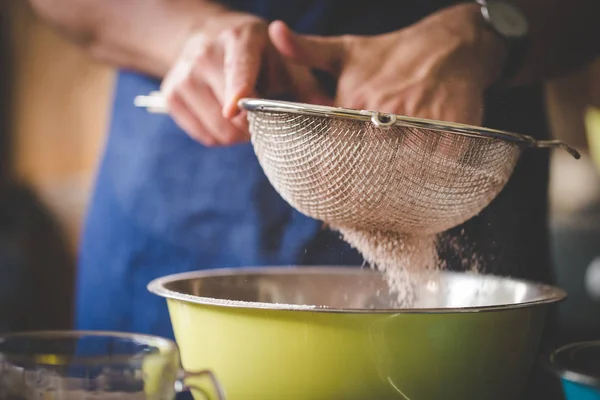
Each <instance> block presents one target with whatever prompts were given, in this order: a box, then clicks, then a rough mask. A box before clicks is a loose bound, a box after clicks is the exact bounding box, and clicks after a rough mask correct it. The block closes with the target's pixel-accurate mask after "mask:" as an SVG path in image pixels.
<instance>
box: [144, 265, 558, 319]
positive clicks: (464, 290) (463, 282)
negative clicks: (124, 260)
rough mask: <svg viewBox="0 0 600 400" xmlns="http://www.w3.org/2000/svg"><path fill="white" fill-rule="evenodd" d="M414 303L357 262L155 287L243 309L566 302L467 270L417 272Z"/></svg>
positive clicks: (552, 292)
mask: <svg viewBox="0 0 600 400" xmlns="http://www.w3.org/2000/svg"><path fill="white" fill-rule="evenodd" d="M412 278H413V282H414V291H415V295H416V301H415V302H414V307H412V308H402V309H398V308H395V306H394V303H395V299H396V296H395V295H394V293H392V292H390V290H389V287H388V285H387V283H386V281H385V280H384V278H383V275H382V274H380V273H379V272H375V271H373V270H370V269H367V268H357V267H331V266H329V267H319V266H315V267H266V268H236V269H215V270H205V271H198V272H191V273H183V274H176V275H170V276H166V277H163V278H159V279H156V280H154V281H152V282H151V283H150V284H149V285H148V289H149V290H150V292H152V293H154V294H156V295H159V296H162V297H165V298H171V299H177V300H181V301H185V302H190V303H196V304H204V305H213V306H221V307H237V308H262V309H278V310H292V311H316V312H346V313H397V312H403V313H452V312H482V311H492V310H498V309H511V308H520V307H530V306H535V305H540V304H547V303H554V302H558V301H561V300H563V299H564V298H565V297H566V293H565V292H564V291H563V290H562V289H560V288H557V287H553V286H549V285H544V284H540V283H534V282H528V281H524V280H517V279H512V278H504V277H498V276H491V275H481V274H473V273H464V272H447V271H442V272H439V273H413V275H412Z"/></svg>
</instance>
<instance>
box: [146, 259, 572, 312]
mask: <svg viewBox="0 0 600 400" xmlns="http://www.w3.org/2000/svg"><path fill="white" fill-rule="evenodd" d="M299 270H301V271H302V273H303V274H317V273H323V272H325V273H327V274H347V273H348V272H350V271H352V272H353V273H357V274H358V273H377V272H375V271H373V270H370V269H368V270H367V269H365V268H361V267H357V266H331V265H328V266H287V267H285V266H284V267H282V266H267V267H237V268H211V269H205V270H199V271H191V272H183V273H177V274H171V275H167V276H163V277H160V278H156V279H154V280H152V281H151V282H150V283H148V285H147V289H148V291H149V292H150V293H152V294H155V295H157V296H159V297H163V298H165V299H170V300H179V301H183V302H186V303H193V304H200V305H206V306H217V307H226V308H237V309H267V310H278V311H296V312H323V313H348V314H456V313H476V312H490V311H500V310H514V309H521V308H529V307H535V306H540V305H544V304H552V303H558V302H561V301H563V300H564V299H566V297H567V293H566V291H565V290H563V289H561V288H559V287H557V286H552V285H547V284H543V283H537V282H532V281H529V280H524V279H515V278H509V277H503V276H498V275H492V274H485V277H486V279H497V280H509V281H511V282H515V283H524V284H526V285H528V286H530V287H536V288H538V289H540V291H544V292H545V293H546V294H545V295H544V296H541V298H540V299H536V300H531V301H525V302H521V303H511V304H499V305H493V306H467V307H453V308H447V307H440V308H381V309H364V308H333V307H316V306H315V307H312V306H301V305H294V304H274V303H261V302H246V301H237V300H231V301H223V299H216V298H211V297H203V296H192V295H187V294H183V293H179V292H175V291H173V290H169V289H167V288H166V285H167V284H169V283H172V282H176V281H182V280H187V279H192V278H194V279H197V278H208V277H218V276H239V275H252V274H260V275H284V274H290V275H293V274H297V273H298V271H299ZM359 271H360V272H359ZM441 273H442V274H444V275H471V276H476V275H477V276H483V274H476V273H471V272H452V271H441Z"/></svg>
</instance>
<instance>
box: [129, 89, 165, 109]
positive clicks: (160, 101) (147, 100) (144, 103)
mask: <svg viewBox="0 0 600 400" xmlns="http://www.w3.org/2000/svg"><path fill="white" fill-rule="evenodd" d="M133 104H134V105H135V106H136V107H140V108H146V109H147V110H148V112H149V113H152V114H167V113H168V112H169V107H168V105H167V99H166V98H165V96H163V95H162V93H161V92H150V94H148V95H146V96H136V97H135V99H133Z"/></svg>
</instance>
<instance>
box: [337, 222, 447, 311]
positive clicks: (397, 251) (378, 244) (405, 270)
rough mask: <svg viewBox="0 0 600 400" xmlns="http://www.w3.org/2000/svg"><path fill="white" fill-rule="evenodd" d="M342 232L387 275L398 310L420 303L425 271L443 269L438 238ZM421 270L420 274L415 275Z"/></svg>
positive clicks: (379, 232) (354, 231) (343, 236)
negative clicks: (418, 296)
mask: <svg viewBox="0 0 600 400" xmlns="http://www.w3.org/2000/svg"><path fill="white" fill-rule="evenodd" d="M339 231H340V233H341V235H342V238H343V239H344V240H345V241H346V242H348V243H349V244H350V245H351V246H353V247H354V248H355V249H357V250H358V251H359V252H360V253H361V254H362V256H363V258H364V259H365V261H366V262H367V263H369V264H370V266H371V267H372V268H376V269H378V270H379V271H381V272H382V273H383V275H384V277H385V279H386V281H387V284H388V287H389V290H390V291H391V293H393V294H394V295H396V296H397V301H396V304H395V306H396V307H399V308H408V307H411V306H412V305H413V303H414V301H415V300H416V297H415V296H416V292H415V285H416V284H418V282H417V281H416V277H423V276H424V275H426V274H423V272H428V273H435V272H436V271H439V269H440V265H441V264H440V260H439V258H438V251H437V242H438V237H437V235H426V236H417V235H403V234H399V233H395V232H382V231H362V230H353V229H348V228H342V229H339ZM417 271H418V272H419V273H418V274H415V272H417ZM427 276H430V275H429V274H427Z"/></svg>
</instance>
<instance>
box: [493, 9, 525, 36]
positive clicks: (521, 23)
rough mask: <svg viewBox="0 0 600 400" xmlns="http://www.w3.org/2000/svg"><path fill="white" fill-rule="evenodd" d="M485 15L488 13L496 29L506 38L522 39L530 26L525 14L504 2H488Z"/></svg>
mask: <svg viewBox="0 0 600 400" xmlns="http://www.w3.org/2000/svg"><path fill="white" fill-rule="evenodd" d="M484 13H487V15H486V17H487V19H488V21H489V22H490V23H491V24H492V25H493V26H494V28H495V29H496V30H497V31H498V32H500V33H501V34H502V35H504V36H507V37H515V38H520V37H523V36H525V35H526V34H527V30H528V25H527V20H526V19H525V16H524V15H523V13H522V12H521V11H520V10H519V9H518V8H516V7H514V6H512V5H510V4H508V3H506V2H504V1H495V0H490V1H488V2H487V5H486V7H484Z"/></svg>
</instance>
